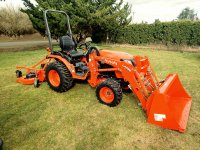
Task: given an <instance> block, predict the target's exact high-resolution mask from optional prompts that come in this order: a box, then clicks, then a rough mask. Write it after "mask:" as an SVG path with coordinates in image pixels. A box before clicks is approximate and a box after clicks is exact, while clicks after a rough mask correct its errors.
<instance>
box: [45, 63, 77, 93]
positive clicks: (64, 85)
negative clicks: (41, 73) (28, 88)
mask: <svg viewBox="0 0 200 150" xmlns="http://www.w3.org/2000/svg"><path fill="white" fill-rule="evenodd" d="M45 75H46V80H47V83H48V85H49V86H50V88H51V89H52V90H54V91H56V92H60V93H61V92H66V91H67V90H69V89H71V88H72V87H73V85H74V79H73V78H72V75H71V73H70V71H69V70H68V69H67V67H66V66H65V65H64V64H63V63H61V62H58V61H55V62H52V63H50V64H49V65H48V66H47V68H46V72H45Z"/></svg>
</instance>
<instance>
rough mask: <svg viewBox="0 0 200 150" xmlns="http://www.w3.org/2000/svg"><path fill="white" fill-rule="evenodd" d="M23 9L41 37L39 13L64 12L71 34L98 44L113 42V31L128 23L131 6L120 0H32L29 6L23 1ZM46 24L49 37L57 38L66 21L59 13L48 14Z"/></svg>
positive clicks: (28, 3) (25, 0)
mask: <svg viewBox="0 0 200 150" xmlns="http://www.w3.org/2000/svg"><path fill="white" fill-rule="evenodd" d="M23 2H24V5H25V6H26V8H25V9H22V11H23V12H25V13H26V14H28V16H29V18H30V20H31V21H32V23H33V27H34V28H35V29H36V30H37V31H38V32H39V33H40V34H42V35H45V26H44V21H43V11H44V10H46V9H57V10H64V11H66V12H67V13H68V15H69V17H70V23H71V27H72V31H73V32H74V33H75V34H78V35H79V36H80V37H81V36H83V35H85V36H89V35H90V36H91V35H92V38H93V41H95V42H100V41H102V40H105V39H106V35H107V34H109V35H108V36H109V38H110V39H115V36H116V35H117V34H116V32H117V31H118V29H119V28H121V27H122V26H125V25H127V24H129V23H130V22H131V19H132V18H131V17H129V15H130V13H131V7H130V6H129V5H128V3H126V4H123V0H120V1H119V2H117V0H106V1H104V0H51V1H49V0H43V1H42V0H36V2H37V5H33V4H32V3H31V2H30V0H23ZM48 17H49V24H50V29H51V32H52V35H53V37H55V38H58V37H59V36H62V35H64V34H65V29H64V26H65V24H66V21H65V20H66V19H65V18H64V17H63V16H62V15H59V14H49V15H48Z"/></svg>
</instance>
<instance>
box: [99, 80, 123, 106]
mask: <svg viewBox="0 0 200 150" xmlns="http://www.w3.org/2000/svg"><path fill="white" fill-rule="evenodd" d="M96 96H97V98H98V100H99V102H101V103H103V104H105V105H108V106H110V107H114V106H117V105H118V104H119V103H120V102H121V100H122V89H121V87H120V84H119V83H118V82H117V81H115V80H113V79H106V80H105V81H103V82H101V83H100V84H99V85H97V88H96Z"/></svg>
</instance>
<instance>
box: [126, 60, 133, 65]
mask: <svg viewBox="0 0 200 150" xmlns="http://www.w3.org/2000/svg"><path fill="white" fill-rule="evenodd" d="M124 61H125V62H126V63H129V64H131V65H132V62H131V60H127V59H126V60H124Z"/></svg>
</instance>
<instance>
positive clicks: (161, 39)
mask: <svg viewBox="0 0 200 150" xmlns="http://www.w3.org/2000/svg"><path fill="white" fill-rule="evenodd" d="M116 42H119V43H129V44H151V43H156V44H165V45H174V44H176V45H200V21H173V22H157V23H154V24H133V25H129V26H126V27H125V28H123V29H122V30H120V32H119V34H118V38H117V40H116Z"/></svg>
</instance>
